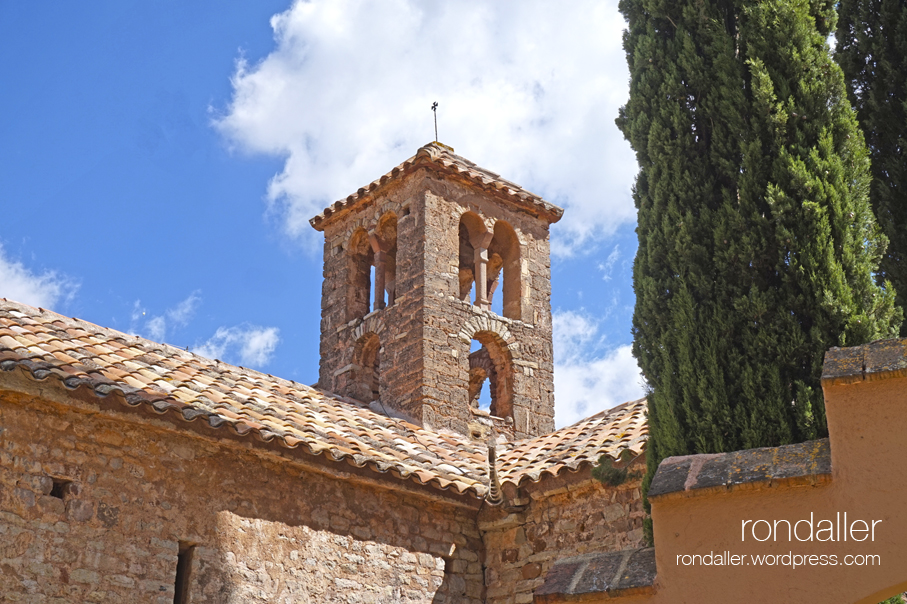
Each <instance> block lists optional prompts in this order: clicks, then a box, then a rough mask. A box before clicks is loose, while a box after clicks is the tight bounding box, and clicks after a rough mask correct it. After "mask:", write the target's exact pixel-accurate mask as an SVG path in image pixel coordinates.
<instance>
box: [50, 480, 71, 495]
mask: <svg viewBox="0 0 907 604" xmlns="http://www.w3.org/2000/svg"><path fill="white" fill-rule="evenodd" d="M52 480H53V486H52V487H51V488H50V496H51V497H56V498H57V499H63V498H64V497H65V496H66V494H67V492H69V485H70V484H72V481H71V480H64V479H62V478H53V479H52Z"/></svg>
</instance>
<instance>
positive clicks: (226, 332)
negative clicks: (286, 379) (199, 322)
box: [193, 325, 280, 367]
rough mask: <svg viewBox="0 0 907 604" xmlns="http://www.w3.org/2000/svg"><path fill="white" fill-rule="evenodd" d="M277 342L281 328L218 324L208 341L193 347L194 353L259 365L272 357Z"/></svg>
mask: <svg viewBox="0 0 907 604" xmlns="http://www.w3.org/2000/svg"><path fill="white" fill-rule="evenodd" d="M279 342H280V330H279V329H278V328H276V327H257V326H255V325H237V326H234V327H219V328H218V329H217V331H216V332H215V333H214V335H213V336H212V337H211V338H210V339H209V340H208V341H207V342H205V343H203V344H201V345H199V346H196V347H195V348H194V349H193V352H195V353H196V354H200V355H202V356H203V357H208V358H209V359H221V360H225V361H233V362H238V363H239V364H240V365H246V366H253V367H261V366H262V365H265V364H266V363H268V361H270V360H271V357H272V356H273V355H274V350H275V349H276V348H277V344H278V343H279Z"/></svg>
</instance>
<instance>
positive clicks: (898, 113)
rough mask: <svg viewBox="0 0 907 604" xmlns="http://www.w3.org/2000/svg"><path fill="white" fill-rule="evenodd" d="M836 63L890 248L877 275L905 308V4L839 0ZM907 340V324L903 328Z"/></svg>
mask: <svg viewBox="0 0 907 604" xmlns="http://www.w3.org/2000/svg"><path fill="white" fill-rule="evenodd" d="M836 38H837V45H836V46H837V47H836V49H835V58H836V59H837V60H838V63H839V64H840V65H841V68H842V69H843V71H844V80H845V82H846V83H847V88H848V95H849V97H850V101H851V103H852V104H853V106H854V108H855V109H856V110H857V118H858V120H859V122H860V126H861V127H862V129H863V133H864V134H865V135H866V143H867V145H868V147H869V152H870V156H871V158H872V185H871V187H870V194H869V199H870V201H871V203H872V207H873V210H874V211H875V215H876V218H877V219H878V221H879V226H880V227H881V228H882V230H883V231H884V232H885V235H887V236H888V239H889V242H890V243H889V245H888V250H887V252H886V254H885V256H884V257H883V258H882V262H881V264H880V266H879V272H878V274H877V275H876V279H877V282H878V283H884V282H886V281H890V282H891V283H892V284H893V285H894V288H895V290H896V292H897V303H898V305H899V306H901V307H902V308H903V307H904V306H905V304H907V0H841V2H840V5H839V7H838V28H837V32H836ZM900 335H901V337H905V336H907V325H902V326H901V334H900Z"/></svg>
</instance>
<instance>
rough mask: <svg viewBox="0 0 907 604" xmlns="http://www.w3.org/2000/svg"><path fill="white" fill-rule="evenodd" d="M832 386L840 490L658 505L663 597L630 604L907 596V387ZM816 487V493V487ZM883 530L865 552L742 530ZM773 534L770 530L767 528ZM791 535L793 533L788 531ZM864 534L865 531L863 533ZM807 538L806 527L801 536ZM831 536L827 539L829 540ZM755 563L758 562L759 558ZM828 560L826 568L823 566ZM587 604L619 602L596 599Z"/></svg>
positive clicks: (687, 496)
mask: <svg viewBox="0 0 907 604" xmlns="http://www.w3.org/2000/svg"><path fill="white" fill-rule="evenodd" d="M872 377H874V378H875V379H867V380H863V379H862V378H860V377H859V374H858V375H857V378H856V379H855V380H853V381H852V383H841V382H839V383H834V381H826V382H825V384H824V390H825V404H826V409H827V414H828V426H829V433H830V442H831V453H832V474H831V477H830V480H828V479H827V478H826V479H821V480H817V479H815V478H816V477H814V479H812V480H806V479H804V480H794V481H779V483H778V484H772V483H765V482H761V483H748V484H747V483H745V484H741V485H737V486H735V487H734V488H733V489H732V490H726V489H719V490H712V491H706V492H700V491H679V492H676V493H671V494H669V495H666V496H663V497H659V498H656V499H653V500H652V519H653V521H654V532H655V556H656V564H657V571H658V574H657V578H656V581H655V585H654V594H652V595H650V596H647V597H637V598H622V599H621V600H622V601H626V602H652V603H655V602H658V603H662V602H663V603H672V604H679V603H685V602H689V603H696V604H701V603H711V602H714V603H719V602H720V603H726V602H771V603H788V602H789V603H802V602H835V603H842V604H846V603H859V604H877V603H878V602H879V601H881V600H883V599H886V598H888V597H891V596H893V595H895V594H898V593H901V592H903V591H905V590H907V553H905V544H907V513H905V509H907V508H905V501H907V457H905V455H904V443H905V437H907V378H905V377H899V376H898V375H896V374H894V375H892V374H889V375H883V376H872ZM810 482H813V483H814V484H810ZM844 512H847V516H848V521H849V522H851V523H852V522H853V521H854V520H856V519H862V520H865V521H870V522H871V521H873V520H881V521H882V522H881V523H880V524H878V525H877V527H876V531H875V540H874V541H869V540H868V539H867V540H866V541H863V542H859V543H857V542H854V541H852V540H851V541H847V542H844V541H835V542H828V541H826V542H818V541H812V542H801V541H797V540H794V541H793V542H792V543H791V542H788V541H787V538H786V535H784V538H783V539H782V540H779V541H767V542H763V543H759V542H756V541H754V540H752V539H747V541H746V542H742V538H743V537H742V535H741V529H742V521H743V520H747V519H753V520H757V519H764V520H768V521H770V522H772V523H773V522H774V521H775V520H781V519H786V520H789V521H791V522H792V523H793V522H795V521H797V520H802V519H809V518H810V513H812V514H813V518H814V519H815V520H816V521H818V520H819V519H826V518H827V519H836V518H837V516H836V515H837V514H838V513H841V514H842V515H843V513H844ZM761 526H764V525H761ZM779 526H781V527H784V525H783V524H781V525H779ZM858 528H861V527H860V526H858ZM804 529H805V525H804V527H803V528H801V531H802V530H804ZM826 536H827V534H826ZM712 552H714V553H721V552H730V553H731V554H742V555H744V556H746V557H747V558H748V557H749V556H750V555H764V554H772V555H778V556H783V555H785V554H789V553H793V554H798V555H816V556H823V555H825V556H829V555H834V556H836V557H837V560H839V561H842V562H843V559H844V556H847V555H864V556H865V555H872V556H878V557H879V560H880V561H881V564H880V565H873V566H845V565H843V564H839V565H836V566H831V565H826V566H801V567H798V568H792V567H790V566H781V565H775V566H754V565H753V564H752V563H750V564H744V565H741V566H683V565H679V564H678V561H677V558H678V556H683V555H685V554H690V555H692V554H709V553H712ZM750 560H751V558H750ZM819 560H821V558H819ZM584 601H611V600H609V599H594V598H589V599H587V600H584Z"/></svg>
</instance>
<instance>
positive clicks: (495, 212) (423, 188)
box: [319, 168, 554, 438]
mask: <svg viewBox="0 0 907 604" xmlns="http://www.w3.org/2000/svg"><path fill="white" fill-rule="evenodd" d="M388 212H393V213H394V214H396V216H397V262H396V301H395V303H394V304H393V305H392V306H389V307H387V308H385V309H381V310H376V311H373V312H372V313H370V314H369V315H366V316H365V317H364V318H362V319H356V320H352V321H348V320H347V315H346V299H347V291H348V287H347V283H348V281H349V278H350V275H349V273H350V263H349V261H348V258H347V251H346V250H347V248H348V246H349V242H350V239H351V237H352V236H353V234H354V233H355V232H356V231H357V230H359V229H365V230H366V231H370V230H373V229H374V228H375V227H376V226H377V224H378V221H379V220H380V219H381V217H382V216H384V215H385V214H386V213H388ZM465 212H474V213H476V214H478V215H479V216H481V217H483V218H484V220H485V223H486V228H488V230H489V231H492V230H493V228H494V223H495V221H496V220H503V221H506V222H507V224H509V225H510V226H511V227H512V228H513V229H514V231H515V232H516V235H517V238H518V240H519V242H520V263H521V274H520V277H521V284H522V287H521V289H522V291H521V295H520V306H521V312H520V316H521V317H522V320H513V319H507V318H504V317H500V316H498V315H497V314H496V313H494V312H491V311H486V310H480V309H478V308H477V307H475V306H473V305H472V303H471V302H468V301H463V300H460V299H459V264H458V263H459V223H460V216H461V215H462V214H463V213H465ZM548 235H549V233H548V221H547V220H546V219H544V218H540V217H537V216H533V215H530V214H528V213H526V212H522V211H518V210H516V209H514V208H512V207H511V206H509V205H508V204H507V203H504V202H502V201H500V200H498V199H497V198H496V197H495V196H494V195H493V194H491V193H487V192H483V193H481V194H478V193H477V192H476V190H475V189H474V188H473V187H472V186H470V185H468V184H466V183H463V182H459V181H457V180H456V179H455V178H453V177H448V176H440V175H438V174H435V173H434V172H431V171H430V170H428V169H424V168H423V169H420V170H417V171H415V172H414V173H412V174H409V175H407V176H405V177H402V178H400V179H399V180H395V181H392V182H391V183H389V184H387V185H384V187H383V188H381V189H379V190H378V191H377V192H376V193H375V194H374V195H373V197H372V198H371V199H369V200H367V201H365V202H363V203H362V204H361V205H359V206H357V207H356V208H355V209H353V210H351V211H349V212H348V213H346V214H344V215H341V216H339V217H336V218H332V219H331V220H330V221H328V222H327V223H326V225H325V227H324V236H325V246H324V284H323V288H322V320H321V366H320V368H321V370H320V375H319V386H320V387H321V388H324V389H326V390H329V391H332V392H337V393H339V394H346V393H347V392H348V391H350V388H349V381H350V380H351V379H353V377H354V371H355V366H354V365H355V364H354V363H353V350H354V347H355V343H356V341H357V340H358V339H359V338H361V337H362V336H363V335H364V334H365V333H368V332H369V331H375V332H376V333H378V335H379V337H380V338H381V346H382V348H381V355H380V392H381V400H382V403H383V404H384V405H385V406H386V407H388V408H392V409H394V410H395V411H397V412H398V413H400V414H402V415H403V416H405V417H408V418H410V419H411V420H413V421H415V422H417V423H422V424H424V425H427V426H431V427H432V428H435V429H439V428H450V429H454V430H457V431H458V432H461V433H466V432H467V425H468V424H469V422H470V421H472V419H473V418H472V416H471V413H470V411H469V397H468V393H469V352H470V343H471V338H472V337H473V335H474V334H475V333H476V332H481V333H480V334H479V336H480V337H486V336H487V337H488V338H492V339H497V340H500V342H501V343H502V344H503V345H504V346H505V347H506V349H507V354H508V356H510V357H511V359H512V362H513V364H512V367H511V375H509V376H505V377H507V378H508V379H510V380H511V381H512V388H513V409H512V428H510V430H512V432H513V436H515V437H516V438H524V437H527V436H537V435H541V434H546V433H548V432H551V431H552V430H553V429H554V374H553V370H554V365H553V351H552V341H551V333H552V332H551V301H550V298H551V283H550V281H551V273H550V259H549V254H550V250H549V241H548ZM502 289H503V288H502V286H499V287H498V291H497V292H496V293H495V296H496V297H499V296H502V295H503V291H502ZM366 402H368V401H366Z"/></svg>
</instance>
